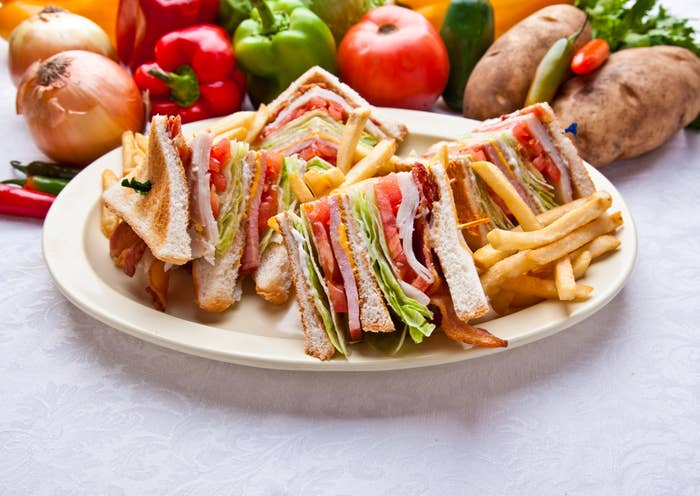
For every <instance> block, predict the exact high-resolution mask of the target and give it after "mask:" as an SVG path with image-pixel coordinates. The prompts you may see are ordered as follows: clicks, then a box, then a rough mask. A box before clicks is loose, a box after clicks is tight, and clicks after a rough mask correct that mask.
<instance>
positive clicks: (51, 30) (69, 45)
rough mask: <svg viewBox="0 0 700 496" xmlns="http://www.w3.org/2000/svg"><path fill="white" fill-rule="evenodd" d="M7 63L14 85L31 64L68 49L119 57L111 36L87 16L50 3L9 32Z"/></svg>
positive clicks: (113, 57)
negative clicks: (110, 39) (110, 38)
mask: <svg viewBox="0 0 700 496" xmlns="http://www.w3.org/2000/svg"><path fill="white" fill-rule="evenodd" d="M8 42H9V54H8V57H7V65H8V67H9V69H10V76H11V77H12V82H13V83H14V85H15V86H17V84H18V83H19V80H20V79H21V78H22V74H24V71H25V70H27V67H29V66H30V65H31V64H32V63H34V62H36V61H37V60H43V59H45V58H47V57H50V56H51V55H54V54H56V53H59V52H63V51H65V50H87V51H88V52H95V53H99V54H102V55H104V56H106V57H109V58H111V59H115V60H116V54H115V52H114V48H113V47H112V44H111V42H110V41H109V36H107V33H105V32H104V30H103V29H102V28H101V27H100V26H98V25H97V24H95V23H94V22H92V21H91V20H90V19H88V18H86V17H82V16H79V15H76V14H71V13H70V12H68V11H66V10H64V9H61V8H59V7H54V6H48V7H45V8H44V9H43V10H41V11H40V12H39V13H37V14H35V15H33V16H31V17H30V18H28V19H26V20H24V21H23V22H22V23H21V24H19V25H18V26H17V27H16V28H15V29H14V30H13V31H12V34H11V35H10V39H9V40H8Z"/></svg>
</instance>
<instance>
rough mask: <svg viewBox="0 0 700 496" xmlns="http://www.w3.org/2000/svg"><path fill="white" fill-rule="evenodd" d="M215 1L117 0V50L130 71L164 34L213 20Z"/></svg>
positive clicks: (150, 56) (145, 59) (149, 57)
mask: <svg viewBox="0 0 700 496" xmlns="http://www.w3.org/2000/svg"><path fill="white" fill-rule="evenodd" d="M218 9H219V0H120V1H119V11H118V13H117V53H118V55H119V59H120V60H121V61H122V62H124V63H125V64H126V65H128V66H129V67H130V68H131V69H132V70H133V69H135V68H136V67H138V66H139V65H141V64H143V63H144V62H149V61H151V60H153V48H154V47H155V45H156V42H157V41H158V39H159V38H160V37H161V36H163V35H164V34H166V33H169V32H171V31H174V30H176V29H181V28H184V27H187V26H191V25H193V24H198V23H202V22H214V19H215V18H216V13H217V11H218Z"/></svg>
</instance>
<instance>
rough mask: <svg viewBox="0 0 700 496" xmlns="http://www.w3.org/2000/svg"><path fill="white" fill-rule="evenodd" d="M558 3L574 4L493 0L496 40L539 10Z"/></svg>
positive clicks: (556, 0)
mask: <svg viewBox="0 0 700 496" xmlns="http://www.w3.org/2000/svg"><path fill="white" fill-rule="evenodd" d="M557 3H569V4H571V3H574V2H573V0H530V1H528V2H525V1H523V0H491V6H492V7H493V22H494V34H495V36H496V38H498V37H499V36H501V35H502V34H503V33H505V32H506V31H508V30H509V29H510V28H512V27H513V26H514V25H515V24H517V23H518V22H520V21H522V20H523V19H525V18H526V17H527V16H529V15H530V14H534V13H535V12H537V11H538V10H540V9H542V8H544V7H547V6H548V5H554V4H557Z"/></svg>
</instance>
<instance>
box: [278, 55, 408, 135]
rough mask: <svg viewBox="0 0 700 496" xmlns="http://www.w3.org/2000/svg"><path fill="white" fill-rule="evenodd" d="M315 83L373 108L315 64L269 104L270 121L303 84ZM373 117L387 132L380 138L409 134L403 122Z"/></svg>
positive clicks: (356, 102)
mask: <svg viewBox="0 0 700 496" xmlns="http://www.w3.org/2000/svg"><path fill="white" fill-rule="evenodd" d="M313 83H324V84H325V85H326V87H327V88H328V89H330V90H332V91H334V92H335V93H337V94H339V95H340V96H342V97H343V98H345V99H346V100H347V101H348V102H349V103H350V104H351V105H352V106H353V107H370V108H372V106H371V105H370V103H369V102H368V101H367V100H365V99H364V98H362V97H361V96H360V94H359V93H357V92H356V91H355V90H354V89H352V88H351V87H350V86H348V85H347V84H344V83H341V82H340V79H338V78H337V77H336V76H334V75H333V74H331V73H330V72H328V71H326V70H325V69H323V68H322V67H319V66H314V67H311V68H310V69H309V70H307V71H306V72H305V73H304V74H302V75H301V76H299V77H298V78H297V79H296V81H294V82H293V83H292V84H291V85H290V86H289V87H288V88H287V89H286V90H284V91H283V92H282V93H281V94H280V95H279V96H278V97H277V98H275V99H274V100H273V101H272V102H271V103H270V104H269V105H268V106H267V108H268V111H269V113H270V114H269V115H270V116H269V118H268V122H272V121H273V120H274V119H275V117H277V114H278V113H279V112H280V111H281V110H282V109H283V108H284V107H285V106H286V104H287V103H288V102H289V101H291V100H293V99H294V98H295V97H296V96H297V93H298V92H299V90H300V89H301V88H302V86H304V85H307V84H313ZM373 118H374V120H375V123H376V124H377V127H379V129H380V130H381V131H382V132H383V133H384V134H385V136H380V138H385V137H390V138H395V139H396V140H397V141H402V140H403V139H404V138H405V137H406V134H408V129H406V126H404V125H403V124H398V123H395V122H391V121H387V120H384V119H377V118H376V116H375V115H373Z"/></svg>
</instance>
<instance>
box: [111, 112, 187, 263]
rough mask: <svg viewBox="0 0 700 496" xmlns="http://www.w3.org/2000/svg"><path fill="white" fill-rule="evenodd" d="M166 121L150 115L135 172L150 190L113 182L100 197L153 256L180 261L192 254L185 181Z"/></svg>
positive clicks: (138, 178)
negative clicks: (144, 156) (141, 162)
mask: <svg viewBox="0 0 700 496" xmlns="http://www.w3.org/2000/svg"><path fill="white" fill-rule="evenodd" d="M167 122H168V119H167V117H165V116H155V117H153V120H152V121H151V131H150V135H149V139H148V155H147V159H146V162H145V166H144V167H143V169H142V170H141V171H140V173H139V174H138V175H137V176H136V179H137V180H139V181H142V182H144V181H146V180H148V181H151V190H150V191H149V192H148V193H146V194H140V193H138V192H136V191H135V190H133V189H131V188H125V187H124V186H122V185H121V183H120V182H117V183H116V184H115V185H114V186H112V187H111V188H109V189H108V190H107V191H105V192H104V194H103V196H102V198H103V199H104V202H105V204H106V205H107V207H108V208H109V209H110V210H112V211H113V212H115V213H116V214H117V215H118V216H119V217H121V218H122V219H124V221H126V222H127V223H128V224H129V226H131V228H132V229H133V230H134V232H135V233H136V234H138V236H139V237H140V238H141V239H143V240H144V242H145V243H146V245H147V246H148V248H149V249H150V250H151V252H152V253H153V256H154V257H156V258H157V259H159V260H162V261H163V262H167V263H171V264H174V265H182V264H184V263H186V262H188V261H189V260H190V259H191V258H192V250H191V248H190V236H189V234H188V231H187V228H188V225H189V219H190V212H189V185H188V183H187V177H186V175H185V168H184V165H183V164H182V161H181V160H180V156H179V154H178V152H177V149H176V147H175V146H174V144H173V141H172V139H170V137H169V135H168V131H167Z"/></svg>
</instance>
